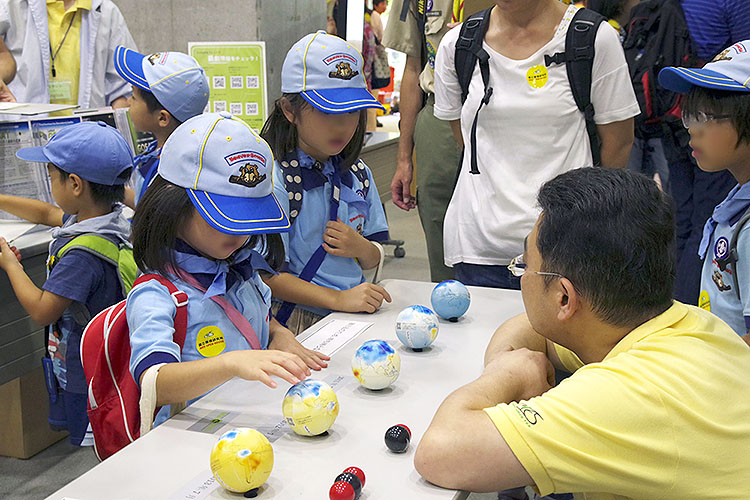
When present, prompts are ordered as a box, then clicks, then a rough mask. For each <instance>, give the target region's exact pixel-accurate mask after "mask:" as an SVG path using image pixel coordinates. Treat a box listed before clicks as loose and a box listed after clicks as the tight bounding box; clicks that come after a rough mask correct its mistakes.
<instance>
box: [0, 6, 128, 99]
mask: <svg viewBox="0 0 750 500" xmlns="http://www.w3.org/2000/svg"><path fill="white" fill-rule="evenodd" d="M0 38H2V39H3V40H4V42H5V44H6V45H7V47H8V49H9V50H10V53H11V54H12V55H13V57H14V58H15V60H16V62H17V64H18V69H17V74H16V77H15V79H14V80H13V81H12V82H10V83H9V84H8V88H9V89H10V91H11V92H12V93H13V95H15V98H16V99H17V100H18V101H19V102H33V103H48V102H52V103H57V104H78V105H79V106H80V107H81V108H99V107H103V106H109V105H111V106H114V107H120V106H127V96H128V95H130V85H129V84H128V83H127V82H125V81H124V80H123V79H122V78H120V76H119V75H118V74H117V71H116V70H115V64H114V52H115V47H117V46H118V45H122V46H125V47H129V48H133V49H135V42H134V41H133V37H132V36H131V35H130V32H129V31H128V27H127V24H126V23H125V19H124V18H123V17H122V13H121V12H120V10H119V9H118V8H117V6H116V5H115V4H114V3H113V2H112V0H0Z"/></svg>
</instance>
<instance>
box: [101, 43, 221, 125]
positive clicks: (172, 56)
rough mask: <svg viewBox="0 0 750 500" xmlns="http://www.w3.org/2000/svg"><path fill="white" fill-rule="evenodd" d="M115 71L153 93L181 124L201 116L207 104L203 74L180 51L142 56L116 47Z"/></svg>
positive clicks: (206, 80)
mask: <svg viewBox="0 0 750 500" xmlns="http://www.w3.org/2000/svg"><path fill="white" fill-rule="evenodd" d="M115 70H117V73H118V74H119V75H120V76H121V77H123V78H124V79H125V80H127V81H128V82H130V83H131V84H132V85H135V86H136V87H138V88H140V89H143V90H147V91H149V92H151V93H152V94H154V96H155V97H156V99H157V100H158V101H159V102H160V103H161V105H162V106H164V108H166V110H167V111H169V113H170V114H171V115H172V116H174V117H175V118H177V119H178V120H180V121H181V122H184V121H185V120H187V119H189V118H192V117H194V116H195V115H199V114H201V113H203V110H204V109H205V108H206V104H207V103H208V96H209V88H208V78H206V72H205V71H204V70H203V68H202V67H201V65H200V64H198V61H196V60H195V59H193V58H192V57H190V56H189V55H187V54H183V53H182V52H157V53H155V54H150V55H144V54H139V53H138V52H136V51H134V50H132V49H129V48H127V47H123V46H121V45H120V46H118V47H117V48H116V49H115Z"/></svg>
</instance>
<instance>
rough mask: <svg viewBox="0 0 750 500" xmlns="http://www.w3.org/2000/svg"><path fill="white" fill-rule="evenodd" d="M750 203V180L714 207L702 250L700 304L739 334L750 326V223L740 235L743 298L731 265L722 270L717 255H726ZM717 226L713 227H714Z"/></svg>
mask: <svg viewBox="0 0 750 500" xmlns="http://www.w3.org/2000/svg"><path fill="white" fill-rule="evenodd" d="M748 207H750V183H748V184H745V185H743V186H735V187H734V189H732V190H731V191H730V192H729V195H727V197H726V199H725V200H724V201H722V202H721V203H720V204H719V205H717V207H716V208H715V209H714V213H713V215H712V216H711V218H710V219H709V220H708V222H707V223H706V228H705V230H704V235H703V241H701V246H700V250H701V253H702V254H703V255H701V257H703V258H704V260H703V271H702V273H701V292H700V297H699V299H698V305H699V306H701V307H702V308H703V309H706V310H708V311H711V312H712V313H714V314H716V315H717V316H718V317H719V318H721V319H722V320H724V321H725V322H726V323H727V324H729V326H731V327H732V329H733V330H734V331H735V332H737V333H738V334H739V335H745V334H746V333H748V330H749V329H750V223H748V224H746V225H745V226H744V227H743V228H742V231H740V234H739V238H738V239H737V255H738V257H739V258H738V261H737V264H736V272H737V278H738V282H739V284H740V296H741V299H742V300H741V301H740V299H738V298H737V293H736V291H735V289H734V286H735V285H734V278H733V276H732V272H735V270H734V269H732V268H729V269H725V270H723V271H722V270H721V268H720V267H719V264H718V263H717V258H723V257H726V256H727V254H728V253H729V246H730V242H731V241H732V236H733V235H734V230H735V227H736V224H737V222H738V221H739V220H740V219H741V218H742V216H743V215H744V214H745V211H746V210H747V208H748ZM712 227H713V231H711V228H712Z"/></svg>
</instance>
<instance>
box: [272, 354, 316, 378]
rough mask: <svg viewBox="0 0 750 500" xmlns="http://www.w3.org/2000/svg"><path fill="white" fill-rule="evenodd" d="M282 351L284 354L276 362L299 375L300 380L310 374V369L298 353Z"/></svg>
mask: <svg viewBox="0 0 750 500" xmlns="http://www.w3.org/2000/svg"><path fill="white" fill-rule="evenodd" d="M280 353H281V354H282V356H280V357H279V358H277V359H276V360H275V361H274V362H275V363H276V364H278V365H281V366H283V367H284V368H286V369H287V370H288V371H289V372H291V373H293V374H294V375H296V376H297V377H299V378H300V380H302V379H303V378H305V377H308V376H309V375H310V369H309V368H308V367H307V364H306V363H305V362H304V361H303V360H302V358H300V357H299V356H298V355H296V354H292V353H289V352H281V351H280Z"/></svg>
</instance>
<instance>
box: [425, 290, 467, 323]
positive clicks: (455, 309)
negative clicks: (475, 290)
mask: <svg viewBox="0 0 750 500" xmlns="http://www.w3.org/2000/svg"><path fill="white" fill-rule="evenodd" d="M430 302H431V303H432V309H433V310H434V311H435V312H436V313H437V315H438V316H440V317H441V318H443V319H447V320H450V321H458V318H460V317H461V316H463V315H464V314H465V313H466V311H467V310H468V309H469V304H471V294H469V289H468V288H466V285H464V284H463V283H461V282H460V281H456V280H446V281H443V282H442V283H438V284H437V285H436V286H435V288H433V289H432V296H431V297H430Z"/></svg>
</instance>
